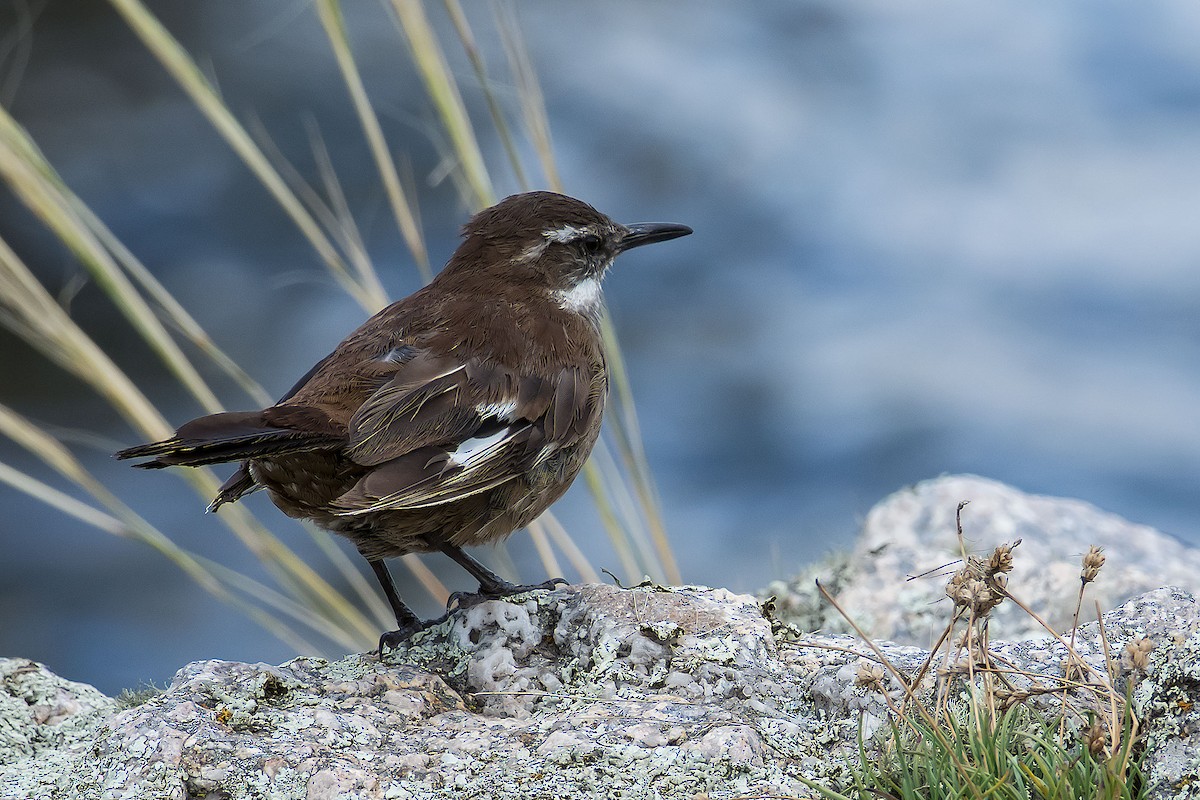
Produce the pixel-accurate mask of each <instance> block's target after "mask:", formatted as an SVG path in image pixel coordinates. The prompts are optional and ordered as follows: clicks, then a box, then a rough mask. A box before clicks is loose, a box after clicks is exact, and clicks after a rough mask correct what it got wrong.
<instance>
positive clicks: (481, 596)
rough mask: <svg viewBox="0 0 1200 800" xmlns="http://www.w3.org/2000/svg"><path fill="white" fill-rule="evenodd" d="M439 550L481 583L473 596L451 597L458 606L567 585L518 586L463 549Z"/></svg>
mask: <svg viewBox="0 0 1200 800" xmlns="http://www.w3.org/2000/svg"><path fill="white" fill-rule="evenodd" d="M439 549H440V550H441V551H442V552H443V553H445V554H446V555H448V556H450V558H451V559H453V560H454V563H455V564H458V565H459V566H460V567H462V568H463V569H465V570H466V571H467V572H469V573H471V577H473V578H474V579H475V580H477V581H479V591H478V592H476V593H475V594H474V595H473V596H472V595H468V594H466V593H463V592H455V593H454V594H453V595H451V596H450V601H451V602H454V601H458V604H459V605H460V606H461V605H464V603H463V600H465V599H474V600H476V601H478V600H486V599H489V598H496V597H507V596H508V595H511V594H520V593H521V592H532V591H534V590H536V589H553V588H554V587H555V586H558V585H559V584H561V583H566V581H565V580H564V579H562V578H551V579H550V580H548V581H545V582H544V583H531V584H516V583H510V582H509V581H506V580H504V579H503V578H501V577H500V576H499V575H497V574H496V573H494V572H492V571H491V570H490V569H488V568H487V567H485V566H484V565H483V564H480V563H479V562H478V561H476V560H475V559H474V558H472V557H471V556H469V555H468V554H467V553H466V551H464V550H463V549H462V548H461V547H458V546H456V545H452V544H442V545H440V546H439Z"/></svg>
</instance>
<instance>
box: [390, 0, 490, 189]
mask: <svg viewBox="0 0 1200 800" xmlns="http://www.w3.org/2000/svg"><path fill="white" fill-rule="evenodd" d="M391 7H392V9H393V10H394V11H395V12H396V18H397V20H398V21H399V23H400V30H401V32H402V33H403V34H404V39H405V41H406V42H408V47H409V51H410V52H411V53H412V57H413V63H414V64H416V66H417V71H418V72H420V73H421V78H422V79H423V80H424V82H425V90H426V91H427V92H428V93H429V99H430V100H432V101H433V105H434V108H436V109H437V112H438V117H439V119H440V120H441V123H442V126H443V128H444V129H445V131H446V133H447V135H448V136H449V137H450V142H451V143H452V145H453V147H454V153H455V155H456V156H457V157H458V165H459V167H460V168H461V170H462V174H463V176H464V177H465V179H466V182H467V185H468V186H470V188H471V192H472V194H473V196H474V202H473V203H471V207H472V208H476V209H478V208H482V207H483V206H489V205H491V204H492V203H494V202H495V201H496V193H495V190H494V189H493V188H492V179H491V177H490V176H489V175H488V170H487V166H486V164H485V163H484V160H483V153H482V152H481V151H480V149H479V142H478V141H477V140H476V139H475V129H474V127H473V126H472V125H471V119H470V117H469V116H468V115H467V108H466V106H465V105H464V104H463V100H462V95H460V94H459V91H458V84H457V83H455V81H454V77H453V74H452V73H451V72H450V65H449V64H448V63H446V56H445V53H444V52H443V51H442V47H441V45H440V44H439V43H438V39H437V34H435V33H434V31H433V27H432V26H431V25H430V24H429V18H428V17H427V16H426V15H425V7H424V5H423V4H422V3H421V1H420V0H391Z"/></svg>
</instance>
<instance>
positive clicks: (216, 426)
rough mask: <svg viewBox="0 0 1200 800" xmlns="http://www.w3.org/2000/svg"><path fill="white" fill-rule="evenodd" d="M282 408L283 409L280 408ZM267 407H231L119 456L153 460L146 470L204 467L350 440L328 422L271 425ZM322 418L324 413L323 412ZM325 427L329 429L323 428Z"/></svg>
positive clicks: (325, 446) (139, 465)
mask: <svg viewBox="0 0 1200 800" xmlns="http://www.w3.org/2000/svg"><path fill="white" fill-rule="evenodd" d="M276 408H279V407H276ZM274 410H275V409H267V410H266V411H228V412H224V413H221V414H210V415H208V416H207V417H200V418H198V419H194V420H192V421H191V422H188V423H186V424H185V425H183V427H181V428H180V429H179V430H177V431H176V432H175V435H174V436H172V437H171V438H170V439H164V440H163V441H161V442H152V443H150V444H143V445H138V446H137V447H130V448H129V449H127V450H122V451H120V452H118V453H117V454H116V456H117V458H122V459H124V458H150V459H151V460H150V461H145V462H142V463H141V464H135V465H134V466H136V467H141V468H143V469H162V468H163V467H175V466H183V467H199V466H204V465H205V464H223V463H225V462H228V461H244V460H246V459H249V458H261V457H264V456H275V455H282V454H285V453H303V452H311V451H314V450H328V449H331V448H334V447H337V446H338V445H340V444H344V443H345V435H344V434H338V433H336V432H334V431H332V430H330V429H329V428H328V427H327V418H326V425H320V426H314V427H316V428H317V430H312V429H309V430H305V429H303V428H287V427H280V426H278V425H275V424H272V421H271V420H270V419H269V418H268V415H270V414H271V412H272V411H274ZM322 416H323V415H322ZM321 428H324V430H322V429H321Z"/></svg>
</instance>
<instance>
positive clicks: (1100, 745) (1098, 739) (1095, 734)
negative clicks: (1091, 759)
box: [1084, 720, 1108, 757]
mask: <svg viewBox="0 0 1200 800" xmlns="http://www.w3.org/2000/svg"><path fill="white" fill-rule="evenodd" d="M1084 741H1085V742H1086V743H1087V749H1088V752H1089V753H1091V754H1092V755H1093V756H1097V757H1099V756H1100V755H1101V754H1102V753H1103V752H1104V745H1106V744H1108V735H1107V732H1106V731H1105V730H1104V725H1103V724H1102V723H1101V722H1100V720H1096V721H1095V722H1093V723H1092V726H1091V727H1090V728H1088V729H1087V733H1085V734H1084Z"/></svg>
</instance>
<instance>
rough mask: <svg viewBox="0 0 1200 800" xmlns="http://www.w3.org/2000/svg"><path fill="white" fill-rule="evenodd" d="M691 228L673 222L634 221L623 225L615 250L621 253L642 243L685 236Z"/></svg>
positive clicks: (652, 242)
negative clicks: (623, 233) (621, 234)
mask: <svg viewBox="0 0 1200 800" xmlns="http://www.w3.org/2000/svg"><path fill="white" fill-rule="evenodd" d="M691 232H692V229H691V228H689V227H688V226H687V225H677V224H675V223H674V222H635V223H634V224H632V225H626V226H625V235H624V236H622V237H621V238H620V240H619V241H618V242H617V252H619V253H623V252H625V251H626V250H631V249H633V248H634V247H641V246H642V245H644V244H654V243H655V242H665V241H667V240H669V239H678V238H679V237H680V236H687V235H688V234H689V233H691Z"/></svg>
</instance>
